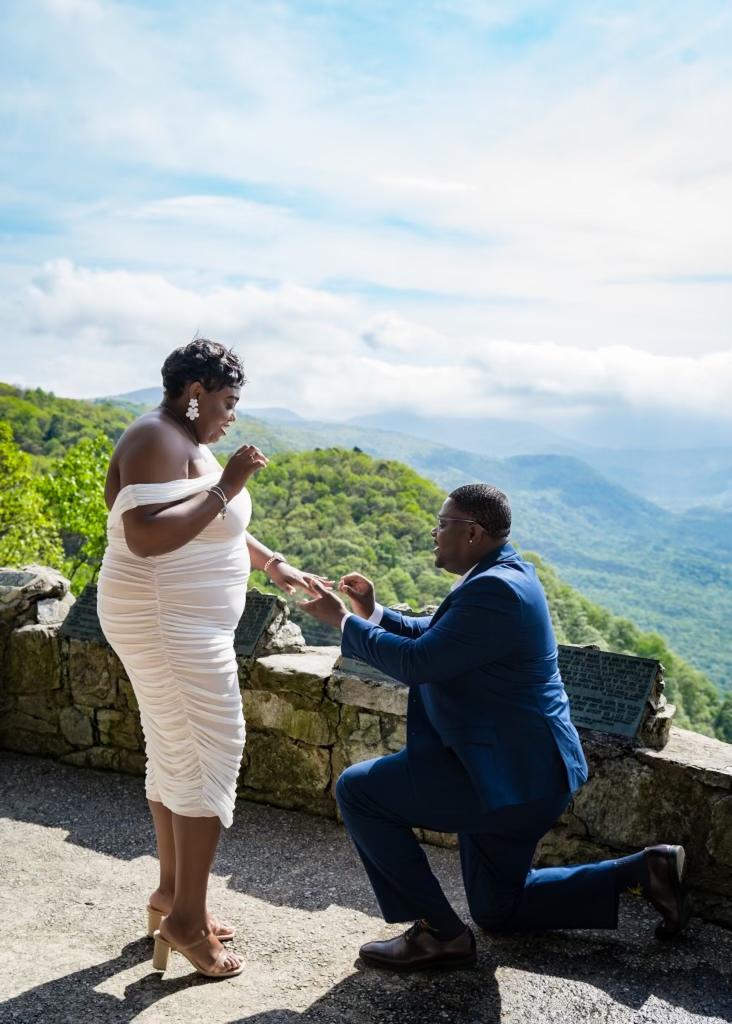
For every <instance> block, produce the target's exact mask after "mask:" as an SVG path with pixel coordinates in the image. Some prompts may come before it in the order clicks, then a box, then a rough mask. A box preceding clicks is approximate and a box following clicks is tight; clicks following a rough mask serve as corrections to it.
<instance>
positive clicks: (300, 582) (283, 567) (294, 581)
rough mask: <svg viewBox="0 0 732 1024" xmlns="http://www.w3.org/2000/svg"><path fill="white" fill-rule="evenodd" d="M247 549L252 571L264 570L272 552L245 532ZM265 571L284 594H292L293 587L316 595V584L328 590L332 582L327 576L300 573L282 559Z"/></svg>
mask: <svg viewBox="0 0 732 1024" xmlns="http://www.w3.org/2000/svg"><path fill="white" fill-rule="evenodd" d="M247 547H248V548H249V557H250V558H251V561H252V568H253V569H264V567H265V565H266V564H267V562H269V560H270V559H271V557H272V555H273V554H274V551H270V550H269V548H268V547H265V545H264V544H262V542H261V541H259V540H257V538H256V537H253V536H252V535H251V533H249V532H247ZM265 571H266V573H267V575H268V576H269V578H270V579H271V580H272V582H273V583H274V584H275V586H277V587H279V588H280V590H284V592H285V593H286V594H294V593H295V587H300V589H301V590H305V591H306V592H307V593H308V594H313V595H316V594H317V593H318V590H317V587H316V583H319V584H320V585H321V586H324V587H326V588H327V589H328V590H330V588H331V587H332V586H333V582H332V581H331V580H329V579H328V577H327V576H316V575H314V574H313V573H311V572H302V571H301V570H300V569H296V568H295V566H294V565H290V564H289V562H287V561H285V560H284V559H280V560H278V561H275V562H270V564H269V566H268V567H267V569H266V570H265Z"/></svg>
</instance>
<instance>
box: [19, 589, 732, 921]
mask: <svg viewBox="0 0 732 1024" xmlns="http://www.w3.org/2000/svg"><path fill="white" fill-rule="evenodd" d="M44 578H45V580H46V585H45V587H38V586H36V587H35V589H34V590H33V592H32V593H22V594H20V595H18V594H16V595H15V597H14V598H12V600H11V599H10V598H9V597H8V594H7V593H4V594H3V593H0V644H1V645H2V650H1V651H0V657H1V660H0V746H1V747H4V748H5V749H8V750H14V751H22V752H26V753H31V754H43V755H49V756H51V757H54V758H58V759H59V760H61V761H63V762H65V763H67V764H74V765H79V766H86V767H91V768H103V769H111V770H115V771H125V772H131V773H134V774H142V773H143V771H144V755H143V752H142V751H143V743H142V733H141V729H140V723H139V717H138V714H137V707H136V703H135V697H134V694H133V692H132V688H131V686H130V683H129V681H128V679H127V677H126V675H125V672H124V669H123V668H122V665H121V663H120V662H119V660H118V659H117V657H116V656H115V654H114V653H113V652H112V651H111V650H110V649H109V648H108V647H106V646H103V645H100V644H96V643H90V642H81V641H78V640H68V639H63V638H60V637H59V635H58V630H59V620H60V619H61V618H62V617H63V614H64V613H65V610H66V608H67V607H68V599H67V589H68V588H66V590H65V589H64V585H65V581H63V578H61V577H58V576H56V575H54V574H46V576H45V577H44ZM3 597H5V600H4V601H3ZM54 601H55V602H56V604H55V605H51V604H49V603H48V602H54ZM11 608H13V609H14V612H13V613H12V614H11ZM54 616H55V618H56V621H54ZM39 618H40V619H41V620H42V621H38V620H39ZM284 618H285V616H284V613H283V615H282V616H281V617H280V619H279V620H278V621H277V622H275V623H274V624H273V627H272V628H271V629H270V631H269V634H268V637H267V638H266V644H265V646H266V647H267V648H269V649H270V650H271V649H272V648H278V647H279V648H282V649H281V650H279V651H275V653H259V654H258V655H255V656H253V657H252V658H250V659H240V661H239V677H240V682H241V688H242V698H243V702H244V709H245V715H246V719H247V746H246V752H245V758H244V764H243V766H242V773H241V778H240V783H239V790H240V793H241V795H242V796H244V797H246V798H247V799H249V800H257V801H260V802H265V803H270V804H274V805H276V806H279V807H286V808H293V809H300V810H305V811H309V812H311V813H316V814H322V815H329V816H335V815H336V805H335V801H334V797H333V790H334V785H335V782H336V780H337V778H338V775H339V774H340V772H341V771H342V770H343V768H344V767H346V766H347V765H349V764H353V763H354V762H357V761H361V760H364V759H366V758H370V757H375V756H377V755H379V754H383V753H389V752H392V751H396V750H399V749H400V748H401V747H402V745H403V744H404V739H405V714H406V689H405V688H404V687H402V686H400V685H398V684H395V683H393V682H388V681H384V680H383V679H373V680H369V679H363V678H358V677H356V676H353V675H351V674H349V673H348V672H346V671H343V670H341V669H339V668H338V666H337V664H336V662H337V658H338V649H337V648H332V647H321V648H308V647H305V646H303V645H302V641H301V639H299V638H298V635H297V631H295V630H293V629H292V627H291V625H290V624H285V622H284ZM583 740H584V742H585V749H586V752H587V755H588V760H589V762H590V780H589V782H588V783H587V785H586V786H585V787H584V788H583V789H582V790H581V791H580V793H578V794H577V796H576V798H575V800H574V801H573V803H572V805H571V806H570V808H569V809H568V811H567V812H566V813H565V815H564V816H563V817H562V819H561V820H560V821H559V822H558V824H557V826H556V827H555V828H554V829H553V830H552V832H551V833H549V835H548V836H547V837H546V838H545V839H544V840H543V842H542V844H541V847H540V850H539V852H538V863H542V864H552V863H561V862H571V861H579V860H584V859H590V860H594V859H599V858H602V857H605V856H608V855H610V856H617V855H622V854H623V853H625V852H628V851H631V850H635V849H638V848H640V847H642V846H646V845H652V844H654V843H657V842H681V843H683V844H684V845H685V846H686V848H687V852H688V868H689V875H688V878H689V882H690V886H691V889H692V896H693V905H694V910H695V912H696V913H698V914H701V915H703V916H704V917H706V918H708V919H710V920H714V921H718V922H722V923H725V924H727V925H729V926H732V745H729V744H724V743H720V742H718V741H716V740H711V739H707V738H706V737H703V736H699V735H697V734H695V733H690V732H685V731H683V730H680V729H673V728H672V729H671V732H670V740H669V742H668V744H667V745H666V746H665V747H664V749H662V750H653V749H651V748H645V747H644V748H638V747H632V746H630V745H628V744H625V743H622V742H618V741H615V740H611V739H607V738H603V737H600V736H598V735H596V734H587V735H585V736H584V737H583ZM424 838H425V839H427V840H428V841H432V842H438V843H450V842H453V841H454V839H453V837H449V836H441V835H433V834H428V835H425V836H424Z"/></svg>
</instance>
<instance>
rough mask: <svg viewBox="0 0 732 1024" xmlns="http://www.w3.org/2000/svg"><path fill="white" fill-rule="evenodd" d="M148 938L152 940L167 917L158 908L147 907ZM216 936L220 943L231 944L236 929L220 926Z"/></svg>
mask: <svg viewBox="0 0 732 1024" xmlns="http://www.w3.org/2000/svg"><path fill="white" fill-rule="evenodd" d="M146 909H147V936H148V938H149V939H151V938H152V937H153V936H154V934H155V932H156V931H157V929H158V928H159V927H160V922H161V921H162V920H163V918H164V917H165V914H164V913H163V912H162V910H158V909H157V908H156V907H151V906H150V904H149V903H148V905H147V908H146ZM214 935H215V936H216V938H217V939H218V940H219V942H230V941H231V940H232V939H233V938H234V936H235V935H236V928H231V927H229V928H227V927H226V926H225V925H222V924H219V928H218V931H216V930H215V929H214Z"/></svg>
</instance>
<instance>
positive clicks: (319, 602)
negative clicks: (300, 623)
mask: <svg viewBox="0 0 732 1024" xmlns="http://www.w3.org/2000/svg"><path fill="white" fill-rule="evenodd" d="M313 585H314V587H315V590H316V592H317V594H318V597H316V598H315V599H314V600H313V601H298V604H299V606H300V608H302V610H303V611H304V612H307V613H308V615H312V617H313V618H314V619H317V620H318V621H319V622H324V623H325V624H326V626H335V628H336V629H340V628H341V620H342V618H343V616H344V615H345V614H346V613H347V612H348V609H347V608H346V606H345V605H344V603H343V601H341V599H340V597H337V596H336V595H335V594H334V593H333V592H332V591H330V590H326V588H325V587H324V586H323V584H322V583H318V582H314V584H313Z"/></svg>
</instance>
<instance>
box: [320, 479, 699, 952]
mask: <svg viewBox="0 0 732 1024" xmlns="http://www.w3.org/2000/svg"><path fill="white" fill-rule="evenodd" d="M510 528H511V510H510V506H509V503H508V499H507V498H506V496H505V494H503V493H502V492H501V491H499V490H498V489H497V488H495V487H491V486H489V485H487V484H468V485H466V486H464V487H459V488H458V489H457V490H455V491H453V492H452V493H451V494H450V496H449V497H448V498H447V499H446V500H445V502H444V503H443V505H442V508H441V509H440V512H439V515H438V521H437V525H436V526H435V527H434V529H433V530H432V536H433V538H434V541H435V548H434V553H435V564H436V565H437V566H438V567H441V568H444V569H446V570H447V571H448V572H451V573H455V574H456V575H458V576H460V577H461V578H460V579H459V580H458V581H457V583H455V584H454V586H453V588H452V590H451V591H450V593H449V594H448V596H447V597H446V598H445V600H444V601H443V602H442V604H441V605H440V606H439V608H438V609H437V611H436V612H435V614H434V615H432V616H420V617H408V616H404V615H401V614H399V613H398V612H395V611H391V610H389V609H384V608H381V606H380V605H378V604H377V603H376V599H375V594H374V589H373V586H372V584H371V583H370V582H369V581H368V580H366V579H365V577H363V576H361V575H360V574H358V573H351V574H349V575H348V576H345V577H343V579H342V581H341V590H342V591H343V592H345V593H346V594H347V595H348V596H349V598H350V600H351V604H352V606H353V610H354V613H355V614H352V613H349V612H348V610H347V609H346V607H345V605H344V604H343V602H342V601H341V600H340V598H339V597H337V596H336V595H335V594H332V593H330V592H327V591H326V590H325V589H323V590H322V592H321V596H320V597H319V598H318V599H316V600H314V601H311V602H306V603H304V604H303V607H304V608H305V610H306V611H309V612H310V613H311V614H313V615H315V617H316V618H318V619H320V620H321V621H323V622H329V623H331V624H333V625H340V626H341V628H342V630H343V641H342V651H343V654H344V655H347V656H350V657H355V658H360V659H362V660H363V661H366V662H368V664H370V665H372V666H374V667H375V668H378V669H380V670H381V671H382V672H385V673H386V674H387V675H389V676H392V677H393V678H395V679H398V680H401V681H402V682H403V683H406V684H407V685H408V686H409V700H408V715H407V745H406V747H405V749H404V750H402V751H400V752H399V753H398V754H392V755H390V756H387V757H380V758H376V759H374V760H371V761H366V762H363V763H361V764H356V765H353V766H351V767H350V768H348V769H346V771H345V772H344V773H343V774H342V775H341V777H340V779H339V780H338V784H337V788H336V796H337V799H338V805H339V807H340V810H341V814H342V816H343V820H344V823H345V825H346V828H347V829H348V831H349V833H350V835H351V837H352V839H353V841H354V843H355V845H356V849H357V850H358V853H359V854H360V856H361V859H362V861H363V864H364V867H365V869H366V872H367V874H368V876H369V879H370V881H371V884H372V886H373V888H374V892H375V893H376V897H377V899H378V902H379V906H380V907H381V910H382V913H383V915H384V918H385V920H386V921H410V920H413V921H415V923H414V924H413V925H412V926H411V928H409V929H408V930H407V931H406V932H405V933H404V934H402V935H400V936H398V937H397V938H395V939H388V940H384V941H376V942H369V943H367V944H366V945H365V946H363V947H362V949H361V957H362V958H363V959H364V960H365V961H366V962H367V963H370V964H374V965H377V966H382V967H387V968H391V969H394V970H418V969H424V968H428V967H462V966H468V965H470V964H473V963H474V962H475V958H476V954H475V939H474V936H473V933H472V932H471V930H470V928H469V927H468V926H467V925H466V924H465V923H464V922H463V921H462V920H460V918H459V917H458V915H457V914H456V913H455V911H454V910H453V908H452V906H451V905H450V903H449V902H448V900H447V898H446V897H445V895H444V893H443V891H442V889H441V887H440V884H439V882H438V881H437V879H436V878H435V876H434V874H433V873H432V870H431V869H430V866H429V863H428V861H427V857H426V856H425V853H424V850H423V849H422V847H421V846H420V845H419V843H418V842H417V840H416V839H415V837H414V834H413V831H412V828H413V827H414V826H418V827H421V828H426V829H430V830H434V831H438V832H456V833H457V834H458V838H459V843H460V858H461V865H462V873H463V880H464V884H465V891H466V894H467V898H468V906H469V908H470V913H471V915H472V917H473V920H474V921H475V922H476V923H477V924H479V925H480V926H481V927H483V928H486V929H489V930H491V931H509V930H512V931H513V930H521V929H531V930H533V929H543V928H614V927H615V926H616V924H617V913H618V898H619V894H620V893H621V892H622V891H623V890H624V889H627V888H630V887H634V886H639V887H640V889H641V891H642V892H643V893H644V895H646V896H647V897H648V898H649V899H650V900H651V902H652V903H653V904H654V906H655V907H656V908H657V909H658V910H659V911H660V912H661V914H662V918H663V920H662V923H661V924H660V925H659V928H658V929H657V935H658V936H659V937H660V938H670V937H673V936H675V935H677V934H679V933H680V931H681V929H682V928H683V926H684V924H685V922H686V916H687V910H686V898H685V892H684V887H683V884H682V873H683V865H684V851H683V848H682V847H680V846H658V847H649V848H648V849H646V850H644V851H641V852H640V853H637V854H633V855H631V856H629V857H624V858H621V859H619V860H611V861H603V862H600V863H597V864H589V865H579V866H573V867H564V868H543V869H540V870H531V862H532V858H533V855H534V851H535V849H536V845H537V843H538V841H539V839H541V837H542V836H543V835H544V834H545V833H546V832H547V831H548V830H549V829H550V828H551V826H552V825H553V824H554V823H555V821H556V820H557V818H558V817H559V816H560V815H561V813H562V812H563V811H564V809H565V808H566V806H567V805H568V803H569V801H570V799H571V797H572V794H573V793H574V792H575V791H576V790H577V789H579V787H580V786H582V784H583V783H584V782H585V781H586V779H587V764H586V761H585V758H584V754H583V752H582V745H581V743H580V739H579V736H578V735H577V730H576V729H575V727H574V726H573V725H572V722H571V721H570V716H569V703H568V700H567V695H566V692H565V690H564V686H563V684H562V679H561V676H560V674H559V670H558V667H557V645H556V641H555V638H554V632H553V629H552V625H551V619H550V616H549V609H548V606H547V603H546V597H545V595H544V591H543V589H542V587H541V584H540V583H539V580H538V578H537V576H536V571H535V569H534V567H533V565H531V564H530V563H529V562H525V561H524V560H523V559H522V558H521V557H520V556H519V555H518V553H517V552H516V551H515V549H514V548H513V547H512V546H511V545H510V544H509V543H508V536H509V532H510Z"/></svg>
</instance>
